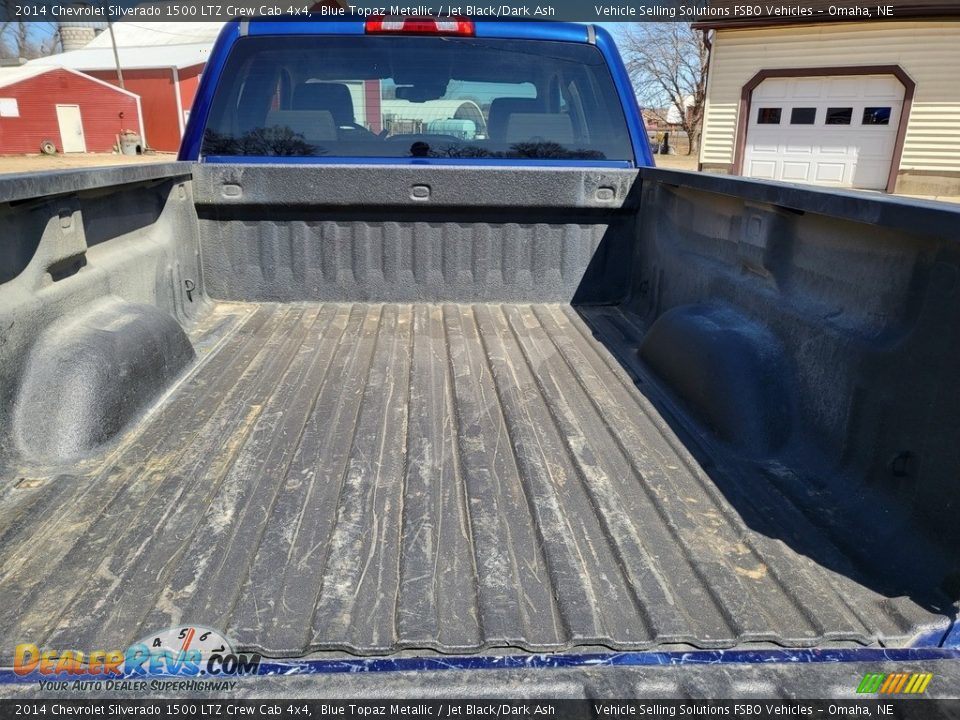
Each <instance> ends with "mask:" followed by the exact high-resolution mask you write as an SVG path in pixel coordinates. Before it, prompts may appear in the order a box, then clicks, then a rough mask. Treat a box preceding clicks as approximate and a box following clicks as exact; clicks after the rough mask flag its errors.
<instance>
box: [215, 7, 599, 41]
mask: <svg viewBox="0 0 960 720" xmlns="http://www.w3.org/2000/svg"><path fill="white" fill-rule="evenodd" d="M464 19H466V20H471V21H472V22H473V23H474V27H475V30H476V37H488V38H494V37H496V38H516V39H524V40H558V41H563V42H580V43H589V42H595V39H596V37H597V36H598V35H601V34H602V35H603V36H608V33H607V31H606V30H604V29H603V28H601V27H597V26H594V25H587V24H584V23H571V22H554V21H540V20H534V21H510V20H483V19H481V18H480V17H477V16H464ZM305 20H310V21H312V22H305ZM364 22H365V21H364V20H363V19H358V20H330V19H328V18H327V17H326V16H321V15H319V14H317V13H311V14H310V15H308V16H306V17H299V18H290V19H289V20H287V19H276V18H264V17H257V18H254V19H251V20H242V19H237V20H233V21H231V22H230V23H228V25H239V26H240V35H241V36H242V35H363V34H364ZM225 32H226V30H225Z"/></svg>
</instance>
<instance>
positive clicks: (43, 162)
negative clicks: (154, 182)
mask: <svg viewBox="0 0 960 720" xmlns="http://www.w3.org/2000/svg"><path fill="white" fill-rule="evenodd" d="M176 159H177V156H176V155H174V154H173V153H150V154H148V155H117V154H115V153H70V154H69V155H63V154H59V155H0V174H4V173H33V172H43V171H46V170H73V169H76V168H88V167H99V166H105V165H134V164H137V163H148V162H169V161H171V160H176Z"/></svg>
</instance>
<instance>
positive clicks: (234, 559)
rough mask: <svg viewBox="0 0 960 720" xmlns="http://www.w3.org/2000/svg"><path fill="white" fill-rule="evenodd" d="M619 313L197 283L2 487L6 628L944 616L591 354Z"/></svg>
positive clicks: (457, 626) (295, 641)
mask: <svg viewBox="0 0 960 720" xmlns="http://www.w3.org/2000/svg"><path fill="white" fill-rule="evenodd" d="M635 330H636V332H639V330H637V329H636V328H632V327H631V325H630V322H629V319H628V318H626V316H624V315H622V314H619V313H617V312H615V311H612V310H611V309H609V308H583V309H581V310H580V311H578V310H577V309H575V308H572V307H571V306H569V305H567V304H550V303H543V304H522V303H517V304H444V303H413V304H373V303H315V302H314V303H284V304H275V303H217V304H216V305H215V306H214V307H213V308H212V310H211V312H210V313H209V314H208V315H207V316H206V317H205V319H204V320H203V321H202V322H200V323H199V324H198V325H197V326H196V327H195V328H194V329H193V332H192V337H191V340H192V342H193V344H194V346H195V347H196V348H197V351H198V355H199V357H200V359H199V362H198V363H196V365H195V366H194V368H193V369H192V371H190V372H189V374H187V375H186V376H185V377H184V378H183V379H182V380H181V381H180V382H179V383H178V384H177V385H176V386H175V387H173V388H172V389H171V390H170V391H169V392H168V393H167V394H166V395H165V396H164V397H162V398H161V399H160V400H159V401H158V402H157V403H156V404H155V405H154V406H153V407H152V408H151V409H150V410H149V412H148V413H147V415H146V417H145V419H143V420H142V421H141V422H140V423H139V424H137V425H136V426H135V427H134V428H133V429H132V430H130V431H129V432H127V433H126V434H125V435H124V436H123V437H122V438H121V439H120V441H119V442H118V443H117V444H116V445H115V446H114V447H113V448H112V450H111V451H110V452H109V453H108V454H107V455H105V456H101V457H94V458H91V459H89V460H87V461H84V462H80V463H78V464H77V465H76V467H75V469H74V470H73V471H72V472H70V473H61V474H55V475H49V476H44V474H43V473H36V474H35V476H34V477H31V476H24V477H23V478H21V479H19V481H18V482H17V483H16V484H15V486H13V487H12V488H11V489H10V490H8V491H7V492H6V494H5V495H4V496H3V498H2V502H0V568H2V574H0V587H2V589H3V600H4V601H3V602H2V603H0V635H2V636H3V637H8V638H32V639H33V641H34V642H37V643H38V644H41V645H44V646H48V647H126V646H127V644H129V643H131V642H133V641H136V640H137V639H139V638H141V637H142V636H144V635H146V634H147V633H149V632H151V631H153V630H155V629H156V628H159V627H168V626H175V625H177V624H179V623H181V622H191V623H197V624H200V625H206V626H209V627H214V628H220V629H223V630H224V631H226V634H227V635H228V636H229V637H232V638H233V639H234V640H235V641H236V643H237V644H238V645H239V646H241V647H243V648H247V649H256V650H260V651H261V652H263V653H265V654H267V655H271V656H278V657H290V656H301V655H304V654H307V653H312V652H322V651H341V652H342V651H346V652H350V653H356V654H363V655H366V654H387V653H395V652H399V651H403V650H433V651H440V652H445V653H450V652H476V651H481V650H490V649H516V650H520V649H522V650H537V651H550V650H563V649H570V648H576V647H586V646H604V647H607V648H613V649H639V648H650V647H664V646H668V645H671V644H678V643H680V644H684V645H686V646H695V647H701V648H727V647H734V646H745V645H748V644H755V643H775V644H778V645H786V646H793V647H806V646H815V645H824V644H828V645H831V646H836V645H842V644H845V643H858V644H869V645H877V644H879V645H903V644H907V643H908V642H910V641H911V640H913V639H914V638H915V637H916V636H917V635H918V634H921V633H923V632H924V630H929V629H931V628H933V629H936V628H941V629H942V628H943V625H944V622H945V619H944V618H943V616H942V614H941V613H940V612H938V611H937V610H936V609H935V608H932V607H929V606H928V605H925V604H924V602H923V600H922V599H918V598H911V597H907V596H901V597H887V596H886V595H885V594H884V593H881V592H878V591H877V589H876V588H875V587H873V586H874V585H875V583H873V582H872V580H871V578H870V577H868V576H864V572H866V570H865V569H864V567H863V565H862V563H861V562H860V561H859V560H858V558H857V557H856V556H850V555H848V554H846V553H845V551H844V541H843V538H842V537H841V538H839V539H838V538H837V537H831V534H830V531H829V530H825V529H823V528H817V527H815V526H814V524H813V523H812V521H811V520H810V518H808V517H807V516H805V515H804V512H803V510H802V508H803V498H791V497H790V496H789V495H788V494H786V491H785V490H784V489H783V487H778V486H777V484H776V483H774V482H771V477H773V474H772V473H771V472H766V473H764V472H759V471H757V469H756V468H750V467H748V466H747V465H745V464H744V463H739V464H738V463H737V462H736V460H735V458H731V457H724V456H723V454H722V453H718V452H716V450H715V449H711V447H710V446H709V445H707V444H704V443H701V445H700V447H699V449H698V450H695V452H691V450H690V449H689V448H690V447H693V445H691V442H690V440H689V439H688V438H687V439H683V440H681V439H680V438H679V437H678V433H679V434H682V433H683V423H682V422H679V423H678V422H677V421H676V417H672V418H670V420H671V422H670V423H668V422H667V421H665V419H664V417H663V415H664V414H669V413H671V412H673V411H671V409H670V408H671V407H673V406H672V405H671V403H670V401H669V399H668V398H667V397H666V395H665V394H663V393H662V392H660V391H658V389H657V384H656V383H655V382H652V381H651V380H650V378H647V377H645V376H644V374H643V371H642V369H639V365H637V366H636V368H633V369H631V367H630V364H629V363H625V365H626V368H625V367H624V366H623V365H624V364H622V363H621V361H618V359H617V358H616V357H615V356H614V354H613V353H612V352H611V349H612V350H613V351H614V352H616V351H617V350H618V349H626V348H627V347H629V345H630V344H631V341H630V335H631V333H632V332H634V331H635ZM608 347H609V348H610V349H608ZM658 406H659V407H658ZM674 409H675V408H674ZM671 425H672V426H673V427H671ZM711 453H712V455H711ZM695 454H696V455H698V457H696V458H695ZM704 466H707V468H709V469H710V471H711V474H712V475H713V479H711V477H708V476H707V474H706V472H705V469H704ZM768 470H769V469H768ZM719 476H723V477H725V478H727V482H726V483H724V481H722V480H721V481H718V480H717V478H718V477H719ZM778 523H789V527H790V528H791V532H793V533H795V534H796V535H797V536H800V537H802V538H803V539H804V542H805V543H807V545H808V546H809V549H810V551H809V552H808V553H806V554H805V553H803V552H800V551H798V550H797V549H794V548H795V547H799V545H798V543H796V542H794V543H791V544H787V543H785V542H783V541H782V540H780V539H776V532H775V528H774V526H776V525H777V524H778ZM848 539H849V538H848ZM792 546H793V547H792ZM904 549H905V550H907V549H908V548H904ZM811 555H814V556H816V558H817V561H815V560H814V559H812V557H811ZM891 562H895V559H894V560H892V561H891ZM11 647H12V646H11ZM5 652H6V651H5Z"/></svg>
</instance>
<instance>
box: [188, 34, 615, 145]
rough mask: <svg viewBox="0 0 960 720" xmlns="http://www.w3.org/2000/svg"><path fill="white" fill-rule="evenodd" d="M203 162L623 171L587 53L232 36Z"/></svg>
mask: <svg viewBox="0 0 960 720" xmlns="http://www.w3.org/2000/svg"><path fill="white" fill-rule="evenodd" d="M201 153H202V154H203V155H205V156H248V157H250V156H253V157H258V156H259V157H263V156H268V157H269V156H274V157H280V156H293V157H308V158H309V157H315V158H317V159H318V160H320V159H323V158H358V157H365V158H411V157H413V158H416V157H422V158H464V159H494V160H495V159H503V160H505V161H509V160H512V159H537V160H586V161H590V160H597V161H610V160H612V161H627V162H630V163H633V150H632V146H631V143H630V138H629V133H628V130H627V124H626V120H625V118H624V114H623V110H622V108H621V105H620V100H619V97H618V95H617V92H616V88H615V86H614V83H613V79H612V77H611V75H610V71H609V69H608V68H607V65H606V63H605V61H604V59H603V56H602V55H601V53H600V51H599V50H598V49H597V48H596V47H595V46H593V45H586V44H579V43H565V42H553V41H540V40H507V39H484V38H455V37H423V36H402V37H384V36H340V37H338V36H316V37H285V38H274V37H253V38H243V39H241V40H239V41H238V42H237V44H236V45H235V46H234V49H233V50H232V52H231V54H230V57H229V58H228V61H227V63H226V66H225V68H224V71H223V73H222V75H221V80H220V82H219V85H218V87H217V89H216V92H215V94H214V98H213V103H212V106H211V111H210V114H209V116H208V120H207V126H206V129H205V132H204V136H203V144H202V149H201Z"/></svg>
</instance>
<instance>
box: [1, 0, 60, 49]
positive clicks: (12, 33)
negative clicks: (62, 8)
mask: <svg viewBox="0 0 960 720" xmlns="http://www.w3.org/2000/svg"><path fill="white" fill-rule="evenodd" d="M9 5H10V3H9V1H8V0H3V1H2V2H0V15H2V16H3V18H4V20H2V21H0V58H27V59H28V60H29V59H32V58H37V57H44V56H47V55H53V54H55V53H57V52H60V49H61V45H60V33H59V32H58V30H57V24H56V23H52V22H37V21H24V20H9V19H7V18H9V17H11V13H12V12H13V10H12V9H10V7H9Z"/></svg>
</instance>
